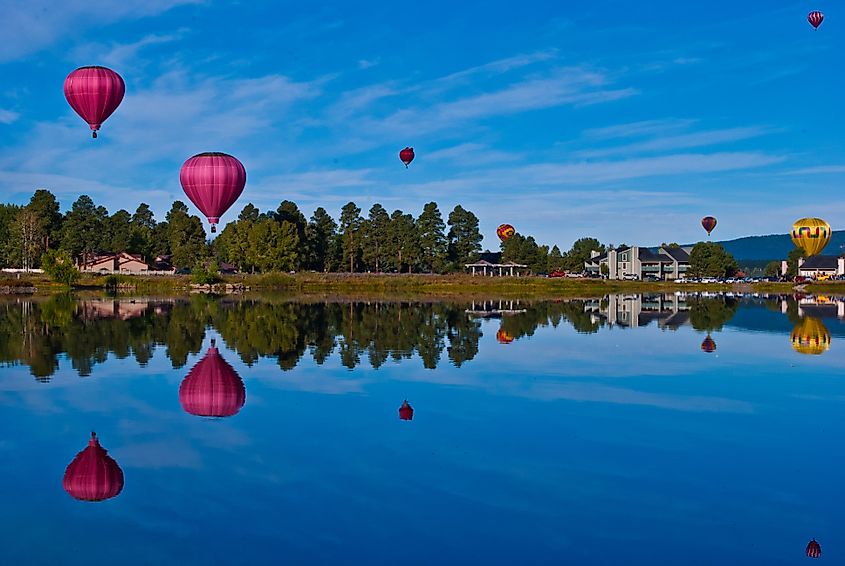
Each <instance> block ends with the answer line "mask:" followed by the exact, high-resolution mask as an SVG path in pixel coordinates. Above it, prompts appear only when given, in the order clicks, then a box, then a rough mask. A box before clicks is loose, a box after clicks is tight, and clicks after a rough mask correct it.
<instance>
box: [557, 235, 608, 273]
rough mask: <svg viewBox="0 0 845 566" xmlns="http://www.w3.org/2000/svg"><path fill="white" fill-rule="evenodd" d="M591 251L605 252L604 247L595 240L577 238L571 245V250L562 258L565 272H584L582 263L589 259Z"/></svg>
mask: <svg viewBox="0 0 845 566" xmlns="http://www.w3.org/2000/svg"><path fill="white" fill-rule="evenodd" d="M593 251H597V252H599V253H604V252H605V247H604V246H603V245H602V244H601V242H599V241H598V240H597V239H596V238H579V239H578V240H575V243H573V244H572V248H571V249H570V250H569V251H568V252H566V255H565V256H564V258H563V266H564V269H565V270H566V271H570V272H575V273H580V272H582V271H584V263H586V262H587V260H589V259H590V254H591V253H592V252H593Z"/></svg>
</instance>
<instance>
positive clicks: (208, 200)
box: [179, 152, 246, 232]
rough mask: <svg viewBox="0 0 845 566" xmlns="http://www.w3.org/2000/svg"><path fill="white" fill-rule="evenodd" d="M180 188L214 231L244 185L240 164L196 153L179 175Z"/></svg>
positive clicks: (216, 155)
mask: <svg viewBox="0 0 845 566" xmlns="http://www.w3.org/2000/svg"><path fill="white" fill-rule="evenodd" d="M179 181H180V182H181V183H182V189H183V190H184V191H185V194H186V195H187V196H188V198H189V199H191V202H192V203H194V205H195V206H196V207H197V208H198V209H200V211H201V212H202V213H203V214H205V216H206V218H208V222H209V224H211V231H212V232H216V231H217V228H216V225H217V223H218V222H219V221H220V217H221V216H223V214H224V213H225V212H226V211H227V210H229V207H230V206H232V205H233V204H235V201H236V200H238V197H239V196H241V193H242V192H243V190H244V186H246V169H244V166H243V163H241V162H240V161H238V160H237V159H235V158H234V157H232V156H231V155H228V154H226V153H219V152H210V153H199V154H197V155H195V156H193V157H191V158H190V159H188V160H187V161H186V162H185V163H184V164H183V165H182V170H181V171H180V172H179Z"/></svg>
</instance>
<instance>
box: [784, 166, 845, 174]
mask: <svg viewBox="0 0 845 566" xmlns="http://www.w3.org/2000/svg"><path fill="white" fill-rule="evenodd" d="M840 173H845V165H819V166H816V167H802V168H800V169H792V170H790V171H784V172H783V174H784V175H837V174H840Z"/></svg>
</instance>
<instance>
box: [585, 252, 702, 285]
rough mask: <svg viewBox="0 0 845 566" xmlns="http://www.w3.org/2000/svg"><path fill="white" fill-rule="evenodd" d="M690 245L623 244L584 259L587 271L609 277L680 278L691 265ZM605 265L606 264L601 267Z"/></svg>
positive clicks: (594, 253)
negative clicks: (642, 246)
mask: <svg viewBox="0 0 845 566" xmlns="http://www.w3.org/2000/svg"><path fill="white" fill-rule="evenodd" d="M691 250H692V248H691V247H687V248H680V247H669V246H661V247H659V248H657V250H652V249H649V248H641V247H638V246H631V247H629V246H622V247H620V248H617V249H612V250H608V251H607V252H605V253H603V254H600V253H599V252H592V254H591V255H592V257H590V259H589V260H587V261H586V262H584V271H586V272H587V273H588V274H590V275H593V276H598V275H606V276H607V278H608V279H646V278H652V277H653V278H656V279H660V280H672V279H679V278H681V277H683V276H684V274H685V273H686V271H687V269H688V268H689V254H690V251H691ZM602 266H604V267H602Z"/></svg>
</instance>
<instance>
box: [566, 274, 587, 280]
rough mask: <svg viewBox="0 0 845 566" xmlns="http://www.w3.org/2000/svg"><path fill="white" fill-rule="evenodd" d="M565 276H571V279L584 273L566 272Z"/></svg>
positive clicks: (582, 275) (577, 277) (578, 277)
mask: <svg viewBox="0 0 845 566" xmlns="http://www.w3.org/2000/svg"><path fill="white" fill-rule="evenodd" d="M566 276H567V277H572V278H573V279H580V278H582V277H584V274H583V273H567V274H566Z"/></svg>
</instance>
